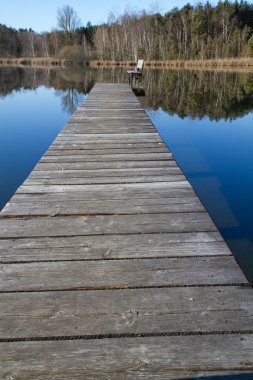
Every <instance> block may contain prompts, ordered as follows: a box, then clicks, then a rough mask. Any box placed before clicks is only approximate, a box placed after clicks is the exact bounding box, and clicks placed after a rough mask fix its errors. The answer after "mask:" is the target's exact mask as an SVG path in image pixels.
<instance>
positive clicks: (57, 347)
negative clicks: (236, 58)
mask: <svg viewBox="0 0 253 380" xmlns="http://www.w3.org/2000/svg"><path fill="white" fill-rule="evenodd" d="M252 347H253V336H252V335H251V334H234V335H199V336H165V337H139V338H136V339H133V338H118V339H103V340H100V339H99V340H98V339H93V340H69V341H66V340H61V341H45V342H13V343H8V344H6V343H5V344H4V343H0V349H1V359H0V361H1V366H0V375H1V376H2V377H3V378H6V379H7V377H10V376H12V377H14V376H15V377H16V378H25V379H26V380H32V379H33V380H34V379H37V380H42V379H43V380H44V379H49V378H51V379H52V378H53V379H54V380H69V379H75V380H79V379H80V380H83V379H84V378H87V379H98V378H100V379H106V378H107V379H112V380H118V379H119V380H130V379H149V380H153V379H155V378H157V379H162V380H165V379H166V380H169V379H179V378H186V377H196V376H198V377H199V376H208V375H209V376H210V375H213V376H214V375H218V374H219V375H220V374H222V375H226V374H230V375H231V374H232V373H237V374H240V373H247V371H248V372H251V371H252V365H253V360H252V358H253V349H252ZM15 377H14V378H15Z"/></svg>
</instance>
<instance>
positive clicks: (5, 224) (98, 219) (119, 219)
mask: <svg viewBox="0 0 253 380" xmlns="http://www.w3.org/2000/svg"><path fill="white" fill-rule="evenodd" d="M212 231H217V229H216V227H215V225H214V224H213V222H212V220H211V218H210V216H209V215H208V214H207V213H206V212H196V213H169V214H136V215H116V214H115V215H112V216H79V217H78V216H73V217H72V216H69V217H46V218H35V219H34V218H33V219H30V218H28V219H16V218H15V219H1V220H0V238H4V237H5V238H6V237H8V238H11V237H13V238H14V237H29V236H30V237H32V236H75V235H84V236H85V235H101V234H102V235H103V234H105V235H106V234H137V233H166V232H212Z"/></svg>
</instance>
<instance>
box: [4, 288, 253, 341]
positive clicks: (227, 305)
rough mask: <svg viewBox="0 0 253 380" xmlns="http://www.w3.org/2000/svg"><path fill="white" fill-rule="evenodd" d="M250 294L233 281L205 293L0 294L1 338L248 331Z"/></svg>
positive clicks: (169, 290)
mask: <svg viewBox="0 0 253 380" xmlns="http://www.w3.org/2000/svg"><path fill="white" fill-rule="evenodd" d="M251 293H252V290H251V289H243V288H240V287H233V286H231V287H214V288H207V289H206V290H205V292H203V289H202V288H167V289H160V290H159V292H157V290H156V289H120V290H105V291H89V292H84V291H79V292H78V291H76V292H74V293H73V292H66V291H65V292H64V291H63V292H43V293H11V294H0V319H1V325H0V339H10V338H24V337H26V338H33V337H57V336H66V337H68V336H74V335H85V336H92V335H109V334H142V333H146V334H151V333H153V334H161V333H163V332H166V333H189V332H194V333H197V332H213V331H217V326H219V329H220V331H231V330H233V331H239V330H241V329H242V326H243V329H244V330H245V331H246V330H251V328H252V312H251V308H252V303H251V302H252V296H251ZM175 298H176V299H177V302H175ZM231 299H233V304H232V305H231V301H230V300H231ZM94 318H95V321H94ZM38 321H39V322H40V329H39V330H38Z"/></svg>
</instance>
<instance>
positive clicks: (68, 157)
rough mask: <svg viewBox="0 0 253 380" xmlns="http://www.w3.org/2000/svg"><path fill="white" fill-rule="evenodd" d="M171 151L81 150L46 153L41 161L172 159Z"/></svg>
mask: <svg viewBox="0 0 253 380" xmlns="http://www.w3.org/2000/svg"><path fill="white" fill-rule="evenodd" d="M172 159H173V158H172V155H171V153H128V154H126V153H122V154H116V153H115V154H103V155H100V154H99V155H96V154H86V153H83V154H81V152H79V155H76V154H75V155H72V156H71V155H64V154H62V155H60V156H48V155H47V156H46V155H44V156H43V157H42V158H41V159H40V162H58V163H59V162H80V161H89V162H92V161H95V162H100V161H117V162H118V161H147V160H152V161H156V160H157V161H162V160H166V161H167V160H172Z"/></svg>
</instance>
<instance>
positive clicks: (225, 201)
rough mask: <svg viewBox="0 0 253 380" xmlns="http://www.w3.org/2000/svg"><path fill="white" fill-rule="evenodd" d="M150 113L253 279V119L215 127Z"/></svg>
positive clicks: (205, 122) (248, 117) (210, 123)
mask: <svg viewBox="0 0 253 380" xmlns="http://www.w3.org/2000/svg"><path fill="white" fill-rule="evenodd" d="M147 112H148V114H149V116H150V118H151V119H152V121H153V123H154V124H155V126H156V127H157V129H158V132H159V134H160V135H161V137H162V138H163V140H164V141H165V142H166V144H167V146H168V147H169V148H170V149H171V151H172V152H173V155H174V158H175V159H176V161H177V163H178V165H179V166H180V167H181V168H182V170H183V171H184V173H185V175H186V177H187V178H188V180H189V181H190V183H191V184H192V185H193V188H194V189H195V191H196V192H197V194H198V196H199V198H200V199H201V200H202V202H203V203H204V204H205V206H206V208H207V209H208V211H209V214H210V215H211V217H212V219H213V220H214V222H215V224H216V226H217V227H218V229H219V230H220V232H221V233H222V235H223V237H224V239H225V240H226V241H227V243H228V245H229V246H230V248H231V249H232V251H233V253H234V255H235V256H236V258H237V259H238V261H239V262H240V263H243V265H244V271H245V273H246V274H247V276H248V277H250V278H251V279H253V113H252V112H251V113H249V114H247V115H246V116H244V117H241V118H237V119H236V120H234V121H224V120H220V121H217V122H216V121H210V120H209V119H208V118H207V117H205V118H204V119H201V120H199V119H194V120H192V119H190V118H188V117H187V118H184V119H180V118H179V117H178V116H169V115H168V114H167V113H165V112H164V111H161V110H157V111H155V112H154V111H152V110H150V109H149V110H147ZM245 262H246V263H245Z"/></svg>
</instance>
